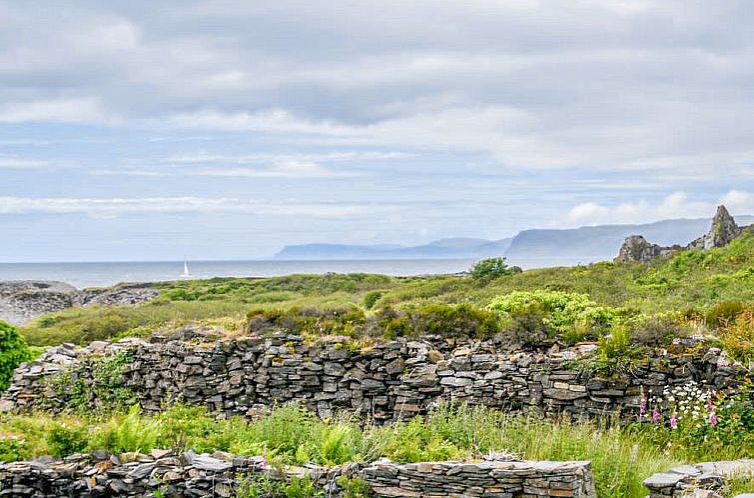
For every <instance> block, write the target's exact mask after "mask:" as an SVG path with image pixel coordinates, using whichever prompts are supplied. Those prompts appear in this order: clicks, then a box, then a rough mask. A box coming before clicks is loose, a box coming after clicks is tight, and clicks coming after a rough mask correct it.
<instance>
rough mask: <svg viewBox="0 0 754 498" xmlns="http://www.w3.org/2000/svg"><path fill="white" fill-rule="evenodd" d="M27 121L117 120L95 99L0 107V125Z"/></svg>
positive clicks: (28, 103)
mask: <svg viewBox="0 0 754 498" xmlns="http://www.w3.org/2000/svg"><path fill="white" fill-rule="evenodd" d="M28 121H61V122H67V123H92V122H94V123H101V122H105V123H113V122H115V121H117V120H116V119H115V117H114V116H112V115H110V114H109V112H108V111H106V110H105V106H104V105H103V104H102V102H101V101H100V100H99V99H98V98H96V97H84V98H63V99H50V100H32V101H19V102H8V103H6V104H3V105H0V123H24V122H28Z"/></svg>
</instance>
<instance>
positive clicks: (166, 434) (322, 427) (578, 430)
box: [0, 405, 715, 498]
mask: <svg viewBox="0 0 754 498" xmlns="http://www.w3.org/2000/svg"><path fill="white" fill-rule="evenodd" d="M60 423H62V422H58V421H54V420H50V419H49V418H47V417H45V416H41V415H37V416H34V417H29V416H19V415H5V416H3V418H2V419H0V432H2V433H4V434H15V435H21V436H22V438H23V439H24V441H25V446H24V448H25V450H24V451H25V452H22V453H21V454H18V455H15V454H14V455H15V456H13V457H12V458H29V457H34V456H39V455H42V454H45V453H55V452H56V451H57V452H58V453H59V451H60V450H59V449H60V448H73V449H76V450H81V449H87V450H94V449H106V450H109V451H112V452H116V453H117V452H127V451H141V452H145V451H148V450H150V449H152V448H154V447H163V448H164V447H170V448H176V449H179V450H183V449H187V448H192V449H195V450H196V451H213V450H224V451H230V452H233V453H238V454H247V455H260V454H261V455H265V456H266V457H267V458H268V459H269V460H271V461H273V462H279V463H289V464H291V463H296V464H303V463H307V462H311V463H315V464H319V465H337V464H341V463H345V462H369V461H373V460H375V459H377V458H380V457H387V458H390V459H391V460H393V461H396V462H416V461H433V460H446V459H456V458H464V457H479V456H481V455H484V454H487V453H488V452H490V451H494V452H502V451H507V452H511V453H513V454H515V455H517V456H520V457H522V458H526V459H536V460H590V461H591V462H592V466H593V472H594V476H595V481H596V486H597V490H598V493H599V496H600V497H615V498H618V497H621V498H631V497H637V498H639V497H643V496H645V491H644V490H643V488H642V486H641V481H642V480H643V479H644V478H646V477H648V476H650V475H651V474H653V473H655V472H660V471H663V470H667V469H669V468H670V467H672V466H673V465H674V464H675V463H677V462H679V461H681V458H680V455H676V454H673V453H668V454H665V453H663V451H662V450H661V448H658V447H657V446H654V445H653V443H652V442H651V441H650V440H648V439H645V438H643V437H641V436H640V435H637V434H636V433H632V432H631V431H628V430H624V429H621V428H620V427H619V426H617V425H614V424H612V423H610V422H607V421H606V422H603V423H592V422H573V423H572V422H569V421H565V420H550V419H540V418H536V417H533V416H521V415H511V414H505V413H502V412H500V411H496V410H493V409H489V408H483V407H469V406H465V405H443V406H440V407H438V408H436V409H435V410H433V411H432V413H430V414H429V415H428V416H427V417H426V418H425V417H415V418H413V419H411V420H409V421H407V422H399V423H395V424H391V425H386V426H380V427H378V426H372V425H371V424H368V423H366V421H363V420H359V419H358V418H356V417H354V416H349V415H343V416H339V417H336V418H335V419H334V420H324V421H323V420H319V419H317V418H316V417H315V416H314V415H313V414H312V413H311V412H309V411H307V410H306V409H305V408H303V407H301V406H298V405H286V406H283V407H280V408H278V409H276V410H274V411H272V412H271V413H269V414H267V415H265V416H262V417H260V418H258V419H256V420H243V419H240V418H233V419H215V418H214V417H213V416H212V415H211V414H209V413H208V412H207V411H206V410H204V409H203V408H198V407H187V406H175V407H171V408H168V409H167V410H166V411H164V412H163V413H161V414H158V415H155V416H146V415H143V414H140V413H139V412H138V409H135V408H134V409H131V410H130V411H129V412H127V413H123V414H116V415H113V416H111V417H108V418H107V419H101V420H84V419H71V418H68V419H66V420H65V422H64V424H65V431H61V430H60V429H59V428H58V429H55V428H54V427H55V426H56V424H60ZM65 438H68V439H67V440H66V439H65ZM2 444H3V437H0V458H3V455H5V457H4V458H6V459H7V458H11V457H9V456H8V455H10V453H3V452H2ZM56 449H58V450H56ZM58 456H61V455H58ZM707 456H708V457H709V458H710V459H713V458H715V455H707Z"/></svg>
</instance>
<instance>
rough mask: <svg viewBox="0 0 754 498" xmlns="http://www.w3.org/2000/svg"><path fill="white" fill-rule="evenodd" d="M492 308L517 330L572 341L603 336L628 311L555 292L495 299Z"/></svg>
mask: <svg viewBox="0 0 754 498" xmlns="http://www.w3.org/2000/svg"><path fill="white" fill-rule="evenodd" d="M488 309H490V310H492V311H497V312H500V313H504V314H505V315H506V316H507V317H508V318H510V319H511V320H512V321H513V323H514V328H518V329H519V330H523V331H524V332H526V333H529V334H532V335H533V336H534V337H535V338H536V337H537V336H539V335H540V334H544V335H545V336H547V337H550V338H552V337H555V336H560V337H566V338H567V339H568V342H576V341H577V340H583V339H596V338H599V337H601V336H602V335H603V334H604V333H605V332H606V331H607V330H609V328H610V326H611V325H612V324H613V323H614V322H616V321H617V320H618V319H619V318H620V317H621V316H623V315H625V313H626V312H625V310H621V309H618V308H608V307H605V306H599V305H597V303H595V302H593V301H591V300H590V299H589V296H587V295H586V294H576V293H569V292H563V291H555V290H536V291H513V292H511V293H509V294H505V295H503V296H498V297H496V298H495V299H493V300H492V302H491V303H490V304H489V306H488Z"/></svg>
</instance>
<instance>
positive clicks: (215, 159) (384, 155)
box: [162, 151, 415, 164]
mask: <svg viewBox="0 0 754 498" xmlns="http://www.w3.org/2000/svg"><path fill="white" fill-rule="evenodd" d="M414 156H415V154H411V153H407V152H381V151H335V152H312V153H297V154H280V153H258V154H243V155H225V154H209V153H207V152H199V153H195V154H176V155H173V156H171V157H168V158H165V159H163V161H162V162H165V163H172V164H201V163H226V164H259V163H283V162H290V161H313V162H322V161H329V162H335V161H338V162H341V161H383V160H390V159H405V158H408V157H414Z"/></svg>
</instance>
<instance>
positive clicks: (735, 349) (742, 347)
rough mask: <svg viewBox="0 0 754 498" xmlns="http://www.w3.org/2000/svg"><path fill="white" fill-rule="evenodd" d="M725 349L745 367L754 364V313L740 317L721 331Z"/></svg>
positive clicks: (747, 312)
mask: <svg viewBox="0 0 754 498" xmlns="http://www.w3.org/2000/svg"><path fill="white" fill-rule="evenodd" d="M719 336H720V340H721V342H722V345H723V349H724V350H725V351H726V352H727V353H728V355H729V356H730V357H731V358H732V359H734V360H736V361H740V362H741V363H743V364H744V365H750V364H751V363H752V362H754V311H751V310H749V311H745V312H743V313H741V314H740V315H738V317H737V318H736V320H735V322H733V323H732V324H730V325H728V326H726V327H723V328H722V329H721V330H720V331H719Z"/></svg>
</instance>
